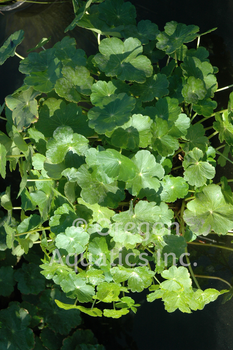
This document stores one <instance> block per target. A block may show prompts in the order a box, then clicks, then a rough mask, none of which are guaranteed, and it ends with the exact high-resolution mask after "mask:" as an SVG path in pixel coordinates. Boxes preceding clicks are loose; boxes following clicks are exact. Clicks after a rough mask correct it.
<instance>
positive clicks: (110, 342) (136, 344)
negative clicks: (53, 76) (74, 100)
mask: <svg viewBox="0 0 233 350" xmlns="http://www.w3.org/2000/svg"><path fill="white" fill-rule="evenodd" d="M131 2H132V3H133V4H134V5H135V6H136V9H137V13H138V20H141V19H150V20H152V21H153V22H154V23H156V24H157V25H158V26H159V29H160V30H163V27H164V25H165V24H166V22H169V21H172V20H175V21H177V22H180V23H185V24H195V25H198V26H199V27H200V30H201V32H205V31H207V30H209V29H211V28H214V27H218V30H216V31H215V32H213V33H211V34H209V35H208V36H204V37H202V39H201V45H203V46H205V47H206V48H207V49H208V50H209V52H210V61H211V63H212V64H213V65H215V66H217V67H218V68H219V69H220V72H219V73H218V75H217V79H218V82H219V87H223V86H226V85H230V84H232V82H233V40H232V38H233V2H232V0H222V1H221V2H219V1H217V0H212V1H209V0H196V1H193V0H192V1H190V0H176V1H174V0H163V1H161V0H143V2H142V1H141V0H132V1H131ZM73 17H74V16H73V8H72V5H71V3H59V2H55V3H53V4H52V5H31V6H29V7H28V8H26V9H24V10H22V11H20V10H19V11H14V12H8V13H5V15H4V16H1V15H0V45H2V43H3V42H4V41H5V40H6V39H7V37H8V36H9V35H10V34H12V33H13V32H14V31H16V30H19V29H23V30H24V31H25V40H24V41H23V43H22V44H21V45H20V46H19V48H18V49H17V51H18V53H19V54H21V55H22V56H26V55H27V53H26V52H27V50H28V49H30V48H31V47H34V46H35V45H36V44H37V43H38V42H39V41H40V40H41V38H43V37H49V36H52V38H51V41H50V43H49V44H48V46H46V47H52V46H53V45H54V44H55V43H56V42H57V41H58V40H61V39H62V38H63V37H64V29H65V28H66V27H67V26H68V25H69V24H70V23H71V21H72V20H73ZM67 34H68V35H70V36H72V37H74V38H75V39H76V41H77V47H79V48H82V49H84V50H85V51H86V52H87V54H88V55H89V54H93V53H95V51H96V46H95V45H96V44H95V41H93V36H92V34H91V33H88V32H86V31H85V33H84V31H83V30H81V29H78V28H76V29H75V30H74V31H72V32H68V33H67ZM18 64H19V59H18V58H17V57H14V58H10V59H9V60H7V62H6V63H5V64H4V65H3V66H0V78H1V84H0V104H1V103H2V102H3V99H4V97H5V96H6V95H8V94H10V93H12V92H13V91H14V90H15V89H16V88H18V87H19V86H21V84H22V81H23V75H22V74H20V73H18ZM230 92H231V90H226V91H223V92H220V93H218V94H216V99H217V102H218V106H219V108H220V109H221V108H225V107H226V105H227V101H228V97H229V94H230ZM224 174H227V175H228V177H231V178H233V170H232V169H231V168H230V167H229V165H227V166H226V167H225V169H223V170H221V171H220V173H219V175H218V176H219V177H220V176H222V175H224ZM231 174H232V176H231ZM202 249H203V252H202V256H204V258H202V259H203V260H197V261H198V265H204V266H205V267H208V268H210V269H211V268H214V272H215V273H214V275H216V276H221V277H222V278H225V279H226V280H227V281H230V280H231V278H232V275H233V273H232V269H233V261H232V260H233V259H232V257H231V256H232V255H231V256H230V255H227V254H223V253H222V251H221V250H218V251H217V250H214V252H213V248H210V249H208V248H206V247H203V248H202ZM190 251H191V253H192V250H191V249H190ZM213 255H214V258H215V261H217V262H216V263H214V262H213V260H212V256H213ZM191 256H192V255H191ZM200 259H201V258H200ZM218 260H219V261H218ZM222 260H223V261H226V265H225V267H224V264H221V261H222ZM191 261H195V260H194V259H193V260H191ZM210 272H211V271H210ZM206 281H208V280H206ZM206 281H203V283H204V284H203V289H206V288H211V287H212V288H216V289H219V290H221V289H224V288H225V287H226V286H225V285H224V284H222V283H221V282H218V283H216V281H214V282H213V281H211V280H210V281H209V282H208V284H207V283H206ZM132 297H133V298H135V299H136V302H141V303H142V305H141V307H140V308H139V310H138V312H137V314H136V315H134V314H133V313H130V314H129V315H126V316H125V317H123V318H122V319H119V320H108V319H106V318H105V319H100V320H96V319H95V318H91V317H89V316H87V315H84V321H85V324H86V326H87V327H90V328H91V329H92V331H93V332H94V334H95V336H96V338H97V339H98V340H99V343H102V344H104V345H105V347H106V349H107V350H127V349H129V350H144V349H147V350H178V349H179V350H186V349H189V350H194V349H195V350H196V349H198V350H208V349H211V350H228V349H229V350H232V349H233V332H232V329H233V312H232V310H233V299H232V300H230V301H228V302H227V303H226V304H224V305H222V304H221V301H222V298H219V300H217V301H215V302H214V303H211V304H209V305H207V306H206V307H205V308H204V310H203V311H196V312H193V313H192V314H182V313H181V312H179V311H176V312H174V313H172V314H168V313H167V312H166V311H165V310H164V306H163V303H162V302H161V301H159V300H156V301H155V302H153V303H147V302H146V294H145V293H141V294H140V295H134V294H132ZM71 350H72V349H71Z"/></svg>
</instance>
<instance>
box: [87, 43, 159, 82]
mask: <svg viewBox="0 0 233 350" xmlns="http://www.w3.org/2000/svg"><path fill="white" fill-rule="evenodd" d="M99 51H100V53H98V54H97V55H95V57H94V60H95V62H96V64H97V65H98V67H99V68H100V70H101V71H103V72H104V73H105V74H106V75H107V76H111V77H113V76H117V77H118V79H121V80H128V81H136V82H138V83H144V82H145V81H146V78H148V77H150V76H151V75H152V72H153V68H152V65H151V62H150V60H149V59H148V58H147V57H146V56H144V55H142V54H141V53H142V51H143V48H142V45H141V42H140V41H139V40H138V39H136V38H128V39H126V40H125V41H124V42H122V41H121V40H120V39H118V38H110V39H108V38H107V39H103V40H102V41H101V42H100V45H99Z"/></svg>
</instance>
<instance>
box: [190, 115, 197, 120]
mask: <svg viewBox="0 0 233 350" xmlns="http://www.w3.org/2000/svg"><path fill="white" fill-rule="evenodd" d="M196 116H197V113H195V114H194V115H193V116H192V118H191V122H192V121H193V119H194V118H195V117H196Z"/></svg>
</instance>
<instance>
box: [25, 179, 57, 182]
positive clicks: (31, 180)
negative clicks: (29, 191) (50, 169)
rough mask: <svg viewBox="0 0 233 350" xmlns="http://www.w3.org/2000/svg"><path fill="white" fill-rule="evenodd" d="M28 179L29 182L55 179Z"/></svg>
mask: <svg viewBox="0 0 233 350" xmlns="http://www.w3.org/2000/svg"><path fill="white" fill-rule="evenodd" d="M27 181H29V182H33V181H53V179H51V178H49V179H27Z"/></svg>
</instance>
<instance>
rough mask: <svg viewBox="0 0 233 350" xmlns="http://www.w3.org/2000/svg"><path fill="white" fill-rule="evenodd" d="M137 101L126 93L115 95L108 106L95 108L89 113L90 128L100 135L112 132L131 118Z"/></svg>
mask: <svg viewBox="0 0 233 350" xmlns="http://www.w3.org/2000/svg"><path fill="white" fill-rule="evenodd" d="M135 102H136V101H135V99H134V98H133V97H129V96H128V95H126V94H125V93H121V94H118V95H113V96H112V98H111V100H110V101H109V102H108V104H107V105H105V106H103V107H102V108H100V107H93V108H91V109H90V110H89V112H88V114H87V115H88V119H89V120H90V121H89V126H90V127H91V128H93V129H95V130H96V132H98V133H99V134H104V133H105V132H106V131H112V130H113V129H114V128H115V127H117V126H121V125H123V124H125V123H126V122H127V121H128V120H129V118H130V117H131V111H132V110H133V108H134V106H135Z"/></svg>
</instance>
